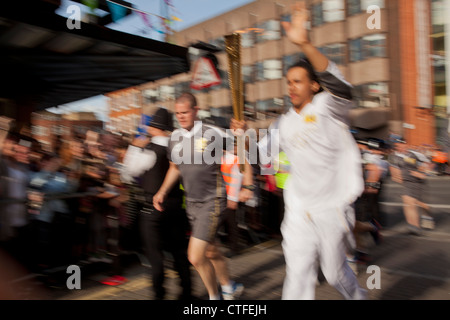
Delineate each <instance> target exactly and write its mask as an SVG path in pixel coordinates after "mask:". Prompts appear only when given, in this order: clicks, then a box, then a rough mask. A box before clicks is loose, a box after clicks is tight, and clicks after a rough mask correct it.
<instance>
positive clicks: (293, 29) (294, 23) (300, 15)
mask: <svg viewBox="0 0 450 320" xmlns="http://www.w3.org/2000/svg"><path fill="white" fill-rule="evenodd" d="M308 21H309V12H308V10H307V8H306V3H305V1H301V2H297V3H295V4H294V5H292V14H291V21H290V22H289V21H282V22H281V25H282V26H283V28H284V30H285V31H286V35H287V37H288V39H289V40H290V41H291V42H293V43H295V44H297V45H302V44H305V43H309V37H308V29H307V23H308Z"/></svg>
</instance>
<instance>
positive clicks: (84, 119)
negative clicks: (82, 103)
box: [31, 110, 104, 151]
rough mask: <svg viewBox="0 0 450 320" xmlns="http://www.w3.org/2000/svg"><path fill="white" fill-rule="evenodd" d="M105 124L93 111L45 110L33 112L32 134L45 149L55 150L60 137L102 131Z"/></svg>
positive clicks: (64, 137)
mask: <svg viewBox="0 0 450 320" xmlns="http://www.w3.org/2000/svg"><path fill="white" fill-rule="evenodd" d="M103 124H104V123H103V121H100V120H98V119H97V117H96V116H95V114H94V113H92V112H75V113H70V114H56V113H52V112H49V111H46V110H44V111H39V112H33V113H32V115H31V134H32V136H33V138H35V139H36V140H38V141H39V142H40V143H41V144H42V145H43V147H44V148H45V149H47V150H49V151H54V149H55V146H56V144H57V143H59V139H61V140H65V139H67V138H68V137H70V136H75V135H79V136H84V135H85V133H86V131H87V130H93V131H97V132H100V131H101V130H103Z"/></svg>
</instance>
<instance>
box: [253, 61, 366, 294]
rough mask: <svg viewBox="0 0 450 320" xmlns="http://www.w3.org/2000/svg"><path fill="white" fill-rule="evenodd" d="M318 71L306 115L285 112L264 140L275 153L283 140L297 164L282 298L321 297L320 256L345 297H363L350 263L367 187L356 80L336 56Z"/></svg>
mask: <svg viewBox="0 0 450 320" xmlns="http://www.w3.org/2000/svg"><path fill="white" fill-rule="evenodd" d="M318 76H319V79H320V83H321V85H322V87H324V88H325V90H324V91H323V92H321V93H318V94H316V95H315V97H314V99H313V101H312V102H311V103H310V104H308V105H306V106H305V107H304V108H303V109H302V110H301V112H300V113H296V112H295V111H294V109H292V108H291V109H290V110H289V111H288V112H287V113H286V114H284V115H282V116H281V117H280V118H279V119H278V120H277V121H276V122H275V123H274V124H273V126H272V127H271V129H272V130H269V134H268V135H267V136H266V137H265V138H264V139H262V140H261V141H260V143H259V148H260V152H262V153H264V154H268V150H270V143H271V141H275V140H276V138H278V139H279V146H280V149H281V150H283V151H284V152H285V153H286V155H287V157H288V159H289V162H290V163H291V170H290V176H289V178H288V181H287V182H286V188H285V190H284V201H285V213H284V220H283V224H282V229H281V231H282V235H283V250H284V254H285V258H286V264H287V266H286V267H287V268H286V279H285V283H284V287H283V299H314V297H315V285H316V280H317V271H318V268H317V262H320V266H321V269H322V272H323V274H324V275H325V277H326V278H327V281H328V282H329V283H330V284H331V285H333V286H335V287H336V288H337V289H338V290H339V291H340V292H341V293H342V294H343V296H344V297H345V298H346V299H363V298H365V291H364V290H362V289H361V288H360V287H359V285H358V282H357V279H356V277H355V275H354V274H353V272H352V270H351V269H350V267H349V266H348V265H347V263H346V251H347V250H348V245H349V244H351V245H354V242H353V235H352V228H353V225H354V211H353V209H352V207H351V205H352V204H353V202H354V201H355V200H356V198H357V197H358V196H359V195H360V194H361V193H362V191H363V188H364V181H363V176H362V167H361V156H360V153H359V150H358V147H357V145H356V142H355V140H354V138H353V137H352V135H351V133H350V130H349V127H348V124H347V123H348V112H349V109H350V108H351V106H352V102H351V86H350V85H349V84H348V83H347V82H345V80H344V79H343V77H342V75H341V73H340V72H339V69H338V68H337V66H336V64H334V63H333V62H331V61H330V62H329V64H328V68H327V70H326V71H325V72H321V73H318ZM273 129H278V137H275V136H274V135H276V134H277V131H276V130H273Z"/></svg>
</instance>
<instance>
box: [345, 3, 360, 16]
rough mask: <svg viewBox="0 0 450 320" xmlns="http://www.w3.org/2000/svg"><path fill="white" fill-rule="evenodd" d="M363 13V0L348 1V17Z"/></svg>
mask: <svg viewBox="0 0 450 320" xmlns="http://www.w3.org/2000/svg"><path fill="white" fill-rule="evenodd" d="M360 12H361V0H347V15H348V16H353V15H355V14H358V13H360Z"/></svg>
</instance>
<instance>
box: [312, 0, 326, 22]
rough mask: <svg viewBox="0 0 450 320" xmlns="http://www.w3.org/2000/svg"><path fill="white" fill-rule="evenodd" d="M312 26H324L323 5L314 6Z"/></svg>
mask: <svg viewBox="0 0 450 320" xmlns="http://www.w3.org/2000/svg"><path fill="white" fill-rule="evenodd" d="M311 11H312V25H313V26H314V27H317V26H320V25H322V24H323V11H322V3H316V4H314V5H313V6H312V10H311Z"/></svg>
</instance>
